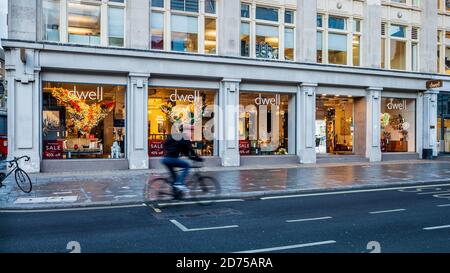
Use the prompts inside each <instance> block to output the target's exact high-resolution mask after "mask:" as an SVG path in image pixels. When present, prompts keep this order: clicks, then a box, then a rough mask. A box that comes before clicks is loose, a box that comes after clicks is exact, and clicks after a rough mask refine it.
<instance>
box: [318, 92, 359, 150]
mask: <svg viewBox="0 0 450 273" xmlns="http://www.w3.org/2000/svg"><path fill="white" fill-rule="evenodd" d="M353 112H354V101H353V99H352V98H340V97H331V96H325V95H323V96H321V97H318V98H317V99H316V124H315V125H316V132H315V136H316V152H317V153H319V154H326V153H328V154H351V153H353V146H354V145H353V143H354V132H355V128H354V117H353Z"/></svg>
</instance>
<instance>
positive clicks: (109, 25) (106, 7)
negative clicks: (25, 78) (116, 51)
mask: <svg viewBox="0 0 450 273" xmlns="http://www.w3.org/2000/svg"><path fill="white" fill-rule="evenodd" d="M62 7H65V8H62ZM42 14H43V16H42V25H43V32H42V39H43V40H44V41H57V42H69V43H78V44H87V45H102V46H108V45H110V46H121V47H122V46H124V41H125V0H109V1H106V0H104V1H78V0H42ZM62 20H67V21H66V23H65V24H61V23H60V22H62ZM62 25H64V26H65V27H63V28H61V27H60V26H62Z"/></svg>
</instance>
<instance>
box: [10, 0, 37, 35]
mask: <svg viewBox="0 0 450 273" xmlns="http://www.w3.org/2000/svg"><path fill="white" fill-rule="evenodd" d="M37 2H38V1H37V0H31V1H30V0H10V1H8V5H9V7H8V10H9V12H8V38H9V39H17V40H28V41H36V30H37V25H36V24H37V17H38V16H37V14H38V12H37V11H38V8H37Z"/></svg>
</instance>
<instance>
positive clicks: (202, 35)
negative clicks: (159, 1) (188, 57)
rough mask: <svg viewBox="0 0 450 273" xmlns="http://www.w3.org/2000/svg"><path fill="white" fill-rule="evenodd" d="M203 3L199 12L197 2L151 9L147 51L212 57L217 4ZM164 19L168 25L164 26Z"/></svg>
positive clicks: (176, 1)
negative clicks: (167, 8)
mask: <svg viewBox="0 0 450 273" xmlns="http://www.w3.org/2000/svg"><path fill="white" fill-rule="evenodd" d="M153 1H154V0H153ZM203 3H204V5H202V8H201V10H200V5H199V1H198V0H170V10H161V9H160V7H154V6H153V7H152V10H151V11H150V41H151V43H150V48H151V49H159V50H173V51H181V52H193V53H196V52H198V53H206V54H216V53H217V43H216V41H217V1H216V0H205V1H204V2H203ZM168 19H169V20H170V24H167V23H166V22H167V20H168ZM199 19H201V20H203V22H200V21H199Z"/></svg>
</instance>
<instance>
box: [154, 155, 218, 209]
mask: <svg viewBox="0 0 450 273" xmlns="http://www.w3.org/2000/svg"><path fill="white" fill-rule="evenodd" d="M201 167H202V166H201V163H198V162H197V163H195V164H194V165H193V166H192V167H191V168H192V172H191V174H190V175H189V177H188V178H187V179H186V187H187V188H188V189H189V193H188V196H185V194H184V193H183V192H182V191H180V190H178V189H177V188H176V187H174V186H173V182H172V180H173V178H172V177H171V176H169V177H158V178H155V179H153V180H152V181H151V182H150V183H149V185H148V195H149V199H150V200H151V201H158V200H172V199H176V200H179V199H184V198H186V199H192V200H194V201H196V202H197V203H198V204H201V205H209V204H211V203H212V202H213V199H214V198H216V197H217V196H218V195H219V194H220V184H219V182H218V181H217V180H216V179H215V178H214V177H211V176H206V175H203V174H202V173H201V171H200V168H201Z"/></svg>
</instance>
